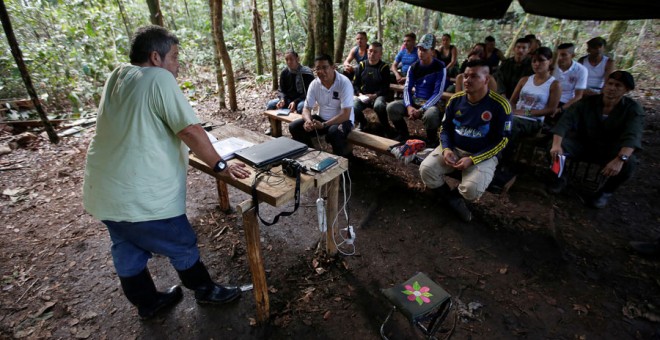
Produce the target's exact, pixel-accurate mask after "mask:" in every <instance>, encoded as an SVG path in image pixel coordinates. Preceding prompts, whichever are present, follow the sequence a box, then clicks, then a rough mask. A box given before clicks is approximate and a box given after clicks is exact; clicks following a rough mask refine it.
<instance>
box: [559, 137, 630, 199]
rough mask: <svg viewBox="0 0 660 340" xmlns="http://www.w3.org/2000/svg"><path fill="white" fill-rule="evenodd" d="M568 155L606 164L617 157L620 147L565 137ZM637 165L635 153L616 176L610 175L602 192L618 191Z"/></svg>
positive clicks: (562, 145) (563, 145)
mask: <svg viewBox="0 0 660 340" xmlns="http://www.w3.org/2000/svg"><path fill="white" fill-rule="evenodd" d="M561 147H562V149H563V150H564V154H565V155H566V157H568V158H570V159H575V160H580V161H585V162H589V163H595V164H598V165H600V166H602V167H603V166H605V165H607V163H609V162H610V161H611V160H613V159H614V158H616V157H617V155H618V154H619V150H621V148H620V147H617V146H603V145H595V144H591V143H585V142H583V141H578V140H575V139H572V138H564V139H563V140H562V143H561ZM636 166H637V159H636V157H635V156H634V155H632V156H630V158H629V159H628V161H627V162H625V163H623V167H622V168H621V171H619V173H618V174H617V175H616V176H612V177H608V178H607V181H606V182H605V185H603V188H602V189H601V191H602V192H607V193H612V192H614V191H616V189H617V188H619V186H621V184H623V183H624V182H625V181H627V180H629V179H630V178H631V177H632V175H633V172H634V171H635V168H636Z"/></svg>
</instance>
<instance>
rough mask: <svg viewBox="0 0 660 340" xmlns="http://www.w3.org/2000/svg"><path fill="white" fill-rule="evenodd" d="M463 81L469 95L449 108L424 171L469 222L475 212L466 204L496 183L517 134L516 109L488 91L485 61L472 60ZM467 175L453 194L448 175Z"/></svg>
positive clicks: (431, 185)
mask: <svg viewBox="0 0 660 340" xmlns="http://www.w3.org/2000/svg"><path fill="white" fill-rule="evenodd" d="M466 66H467V67H466V69H465V72H464V73H463V75H464V80H463V86H464V88H465V90H464V91H463V92H459V93H457V94H455V95H454V96H452V97H451V98H450V99H449V103H447V110H446V111H445V118H444V119H443V121H442V130H441V131H440V138H441V144H440V146H439V147H437V148H436V149H435V150H433V152H432V153H431V154H430V155H428V156H427V157H426V158H425V159H424V161H423V162H422V164H420V166H419V173H420V176H421V178H422V181H423V182H424V184H425V185H426V186H427V187H428V188H430V189H432V190H433V191H435V192H436V193H437V194H438V195H439V196H440V197H442V198H443V199H444V200H445V201H446V202H447V203H448V204H449V206H450V208H451V209H452V210H454V211H455V212H456V213H457V214H458V216H459V217H460V218H461V219H462V220H463V221H465V222H469V221H470V220H472V212H470V210H469V209H468V207H467V206H466V204H465V200H468V201H474V200H476V199H478V198H479V197H481V195H482V194H483V193H484V191H486V188H487V187H488V185H489V184H490V182H491V181H492V179H493V175H494V174H495V167H497V163H498V159H497V155H498V154H499V153H500V152H501V151H502V149H504V147H505V146H506V144H507V142H508V140H509V136H510V134H511V106H509V102H508V101H507V100H506V99H505V98H504V97H502V96H501V95H499V94H497V93H495V92H494V91H490V90H489V89H488V80H489V78H490V75H489V73H488V72H489V67H488V65H487V64H486V63H485V62H484V61H482V60H476V61H469V62H468V63H467V65H466ZM454 171H461V172H462V180H461V183H460V184H459V185H458V189H457V190H451V189H450V188H449V186H448V185H447V184H446V183H445V180H444V177H443V176H444V175H445V174H448V173H450V172H454Z"/></svg>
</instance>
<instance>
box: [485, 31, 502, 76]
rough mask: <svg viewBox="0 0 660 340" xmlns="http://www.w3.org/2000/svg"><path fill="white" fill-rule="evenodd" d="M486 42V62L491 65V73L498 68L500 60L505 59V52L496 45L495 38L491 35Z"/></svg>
mask: <svg viewBox="0 0 660 340" xmlns="http://www.w3.org/2000/svg"><path fill="white" fill-rule="evenodd" d="M484 43H485V44H486V64H488V66H489V67H490V71H491V74H492V73H494V72H495V71H496V70H497V67H498V66H499V65H500V61H502V60H504V53H502V51H500V50H499V49H498V48H497V47H495V38H493V36H492V35H489V36H487V37H486V39H485V40H484Z"/></svg>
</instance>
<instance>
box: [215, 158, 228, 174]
mask: <svg viewBox="0 0 660 340" xmlns="http://www.w3.org/2000/svg"><path fill="white" fill-rule="evenodd" d="M225 169H227V162H225V161H224V160H222V159H221V160H219V161H218V163H215V167H213V171H214V172H223V171H225Z"/></svg>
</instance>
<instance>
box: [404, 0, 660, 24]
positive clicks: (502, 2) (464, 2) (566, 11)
mask: <svg viewBox="0 0 660 340" xmlns="http://www.w3.org/2000/svg"><path fill="white" fill-rule="evenodd" d="M401 1H403V2H407V3H409V4H413V5H416V6H420V7H425V8H428V9H432V10H436V11H440V12H443V13H450V14H456V15H461V16H465V17H470V18H479V19H500V18H502V17H504V14H505V13H506V10H507V9H508V8H509V5H511V1H512V0H401ZM518 2H519V3H520V5H521V6H522V8H523V9H525V12H527V13H530V14H536V15H542V16H546V17H554V18H560V19H573V20H631V19H656V18H660V1H658V0H599V1H588V0H519V1H518Z"/></svg>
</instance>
